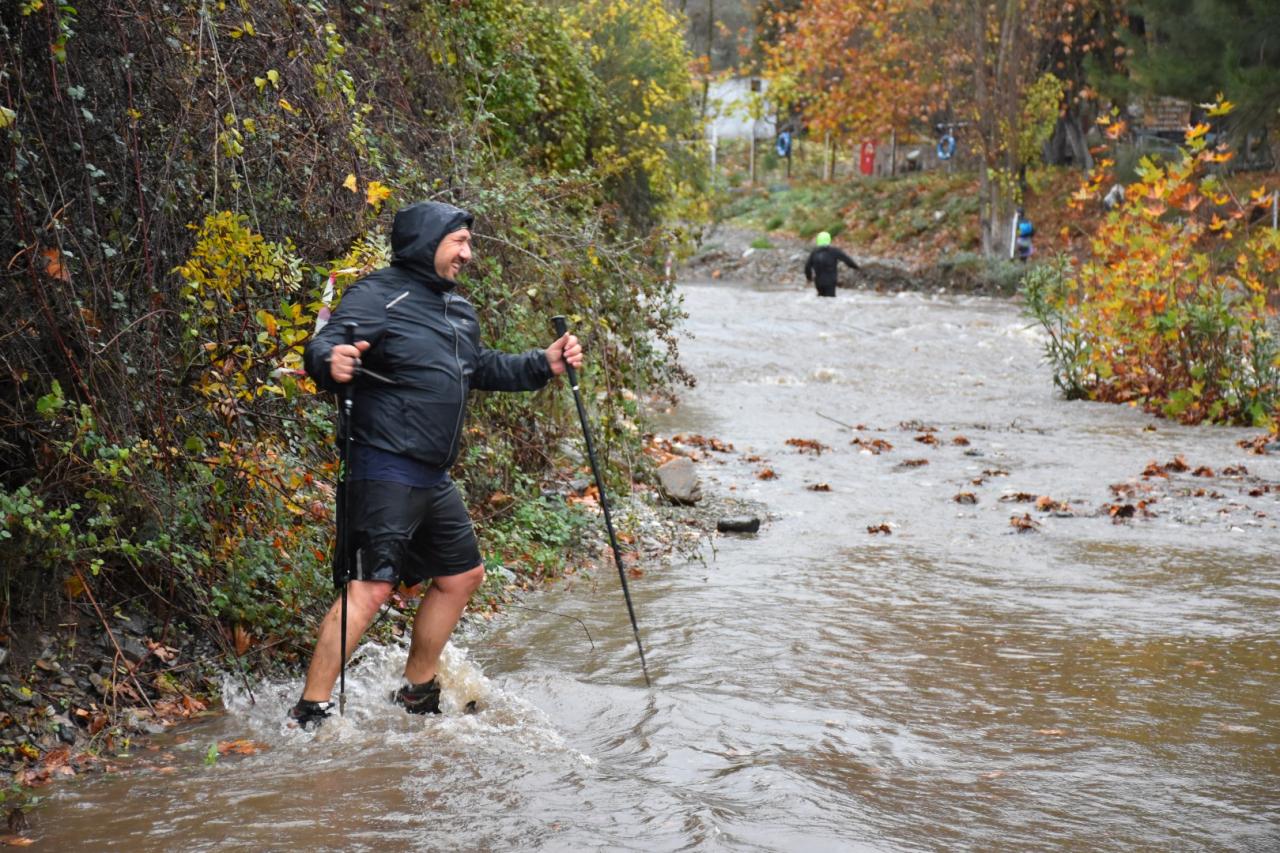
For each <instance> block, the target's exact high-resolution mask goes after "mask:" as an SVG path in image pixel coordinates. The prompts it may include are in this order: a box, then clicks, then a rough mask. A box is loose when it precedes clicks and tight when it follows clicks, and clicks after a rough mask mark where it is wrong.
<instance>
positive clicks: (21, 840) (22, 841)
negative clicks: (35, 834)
mask: <svg viewBox="0 0 1280 853" xmlns="http://www.w3.org/2000/svg"><path fill="white" fill-rule="evenodd" d="M0 841H3V842H4V844H5V846H6V847H30V846H31V845H32V844H35V843H36V841H35V839H34V838H27V837H26V836H25V835H6V836H5V837H4V838H0Z"/></svg>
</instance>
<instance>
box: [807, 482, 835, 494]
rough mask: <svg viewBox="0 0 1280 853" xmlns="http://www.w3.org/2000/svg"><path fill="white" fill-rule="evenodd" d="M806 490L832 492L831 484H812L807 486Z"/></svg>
mask: <svg viewBox="0 0 1280 853" xmlns="http://www.w3.org/2000/svg"><path fill="white" fill-rule="evenodd" d="M805 488H806V489H808V490H809V491H811V492H829V491H831V484H830V483H810V484H809V485H807V486H805Z"/></svg>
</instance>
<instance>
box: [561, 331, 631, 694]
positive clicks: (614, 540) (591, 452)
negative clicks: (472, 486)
mask: <svg viewBox="0 0 1280 853" xmlns="http://www.w3.org/2000/svg"><path fill="white" fill-rule="evenodd" d="M551 324H552V326H553V327H554V328H555V331H556V338H557V340H558V339H560V338H563V337H564V335H565V333H566V332H567V331H569V324H568V322H567V321H566V320H565V318H564V315H561V314H557V315H556V316H554V317H552V318H551ZM564 366H565V368H566V371H565V372H566V374H567V375H568V377H569V384H570V386H572V388H573V402H574V404H575V405H576V406H577V408H578V420H579V421H581V423H582V437H583V440H584V441H585V442H586V445H587V459H588V460H590V462H591V473H592V475H593V476H594V477H595V480H596V491H597V492H598V493H599V495H600V509H601V511H602V512H603V514H604V527H605V531H606V532H607V533H608V534H609V545H610V546H611V547H612V548H613V561H614V563H615V564H616V565H617V566H618V580H620V581H622V597H623V599H624V600H625V601H626V602H627V616H629V617H630V618H631V633H632V634H634V635H635V638H636V649H637V650H638V651H639V652H640V671H641V672H642V673H644V683H645V686H646V687H652V686H653V685H652V682H650V681H649V665H648V663H646V661H645V659H644V644H643V643H641V642H640V627H639V625H638V624H637V623H636V610H635V607H634V606H632V604H631V588H630V587H629V586H628V585H627V570H626V569H625V568H624V567H623V565H622V550H621V549H620V548H618V537H617V535H616V534H615V533H614V532H613V517H612V515H611V514H610V513H609V499H608V497H607V496H606V495H605V491H604V477H603V475H602V474H601V473H600V464H599V463H598V462H596V450H595V444H594V443H593V442H592V441H591V425H590V424H589V423H588V422H587V409H586V406H584V405H583V403H582V394H581V392H580V391H579V389H578V376H577V373H576V372H575V371H574V369H573V365H571V364H569V360H568V359H567V358H566V359H565V362H564Z"/></svg>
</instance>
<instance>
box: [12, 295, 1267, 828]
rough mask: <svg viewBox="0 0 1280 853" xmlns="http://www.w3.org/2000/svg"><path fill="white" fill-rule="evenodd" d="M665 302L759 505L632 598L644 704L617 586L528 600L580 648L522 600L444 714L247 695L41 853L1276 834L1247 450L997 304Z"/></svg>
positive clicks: (798, 299)
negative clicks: (1048, 340)
mask: <svg viewBox="0 0 1280 853" xmlns="http://www.w3.org/2000/svg"><path fill="white" fill-rule="evenodd" d="M682 292H683V295H684V299H685V305H686V309H687V310H688V312H689V320H688V323H687V325H686V330H685V337H684V340H683V342H682V345H681V352H682V356H683V358H684V360H685V362H686V364H687V366H688V367H689V369H690V370H691V372H692V373H693V374H694V375H696V377H697V379H698V384H697V386H696V387H695V388H693V389H689V390H688V391H685V392H683V393H682V399H681V402H680V404H679V405H678V406H677V407H675V408H674V409H673V410H672V411H671V412H669V413H666V414H663V415H660V416H659V424H658V426H659V429H660V430H661V432H662V434H663V435H666V436H672V435H677V434H701V435H704V436H708V437H712V436H713V437H716V438H718V439H720V440H721V441H723V442H726V443H730V444H732V445H733V450H732V451H731V452H725V453H718V452H704V453H703V454H702V456H703V458H702V459H701V461H700V462H699V463H698V471H699V475H700V477H701V478H702V480H703V483H704V489H707V490H711V491H713V492H715V493H717V494H722V495H731V496H737V497H741V498H743V499H745V500H747V501H750V502H753V503H757V504H758V505H761V506H763V507H765V508H766V513H765V519H764V521H765V523H764V525H763V527H762V528H761V530H760V532H759V533H758V534H755V535H732V534H730V535H725V536H721V537H717V539H716V540H715V541H713V542H709V543H707V544H706V546H705V547H703V548H702V550H701V551H700V552H699V553H698V554H697V555H696V557H695V558H694V559H690V560H687V561H677V562H676V563H675V564H674V565H671V566H664V567H660V568H659V567H652V568H649V569H647V570H646V571H645V572H644V573H643V575H642V576H641V577H638V578H636V579H635V580H633V581H632V582H631V584H632V594H633V596H634V597H635V605H636V610H637V613H638V615H639V619H640V626H641V632H642V636H643V638H644V641H645V645H646V650H647V652H648V660H649V668H650V672H651V674H652V676H653V687H652V689H646V688H645V686H644V683H643V681H642V680H641V678H640V674H639V663H638V660H637V658H636V652H635V647H634V642H633V639H632V635H631V629H630V626H629V625H628V623H627V618H626V610H625V607H624V605H623V602H622V597H621V593H620V590H619V589H618V581H617V578H616V576H614V575H613V573H612V571H611V569H610V568H608V567H606V568H604V569H602V570H601V571H600V572H599V575H598V577H597V578H596V579H595V581H594V582H584V581H583V580H581V579H579V580H578V581H576V582H573V583H563V584H559V585H555V586H553V587H552V588H550V589H549V590H547V591H546V592H544V593H542V594H540V595H539V596H538V597H537V598H535V599H530V601H529V603H530V604H534V605H537V606H538V607H540V608H544V609H546V610H553V611H557V612H559V613H561V614H565V615H569V616H573V617H577V618H578V619H581V620H582V621H583V622H584V623H585V624H586V625H587V626H588V627H589V629H590V635H591V638H592V639H593V641H594V647H593V645H592V644H591V643H590V642H589V641H588V638H587V636H586V635H585V634H584V632H583V630H582V629H581V627H579V626H578V625H577V624H576V623H574V622H573V621H571V620H567V619H565V618H563V617H562V616H556V615H552V614H550V613H538V612H531V611H513V612H511V613H509V614H508V615H507V616H505V617H503V618H501V619H500V620H497V621H496V622H495V623H494V624H492V625H489V626H485V627H484V628H483V629H473V630H470V631H467V632H463V633H460V634H459V635H458V636H456V637H455V640H454V643H453V645H452V646H451V647H450V649H449V650H448V656H447V660H446V668H445V681H446V693H447V701H448V703H449V707H448V708H447V710H450V711H451V713H447V714H445V715H444V716H442V717H429V718H419V717H410V716H407V715H404V714H402V713H397V712H396V711H395V710H393V709H392V708H391V706H390V705H389V704H388V703H387V698H386V695H387V693H388V692H389V690H390V687H391V686H392V685H394V684H395V682H396V681H397V679H398V676H399V671H400V668H401V666H402V665H403V656H404V652H403V650H401V649H398V648H378V647H373V648H369V647H366V648H365V649H364V650H362V652H361V653H360V658H359V660H358V662H357V664H356V665H355V666H354V667H353V669H352V670H351V671H350V673H349V676H348V706H347V714H346V716H345V718H343V719H341V720H337V719H335V720H332V721H330V724H328V725H326V726H325V727H323V728H322V729H321V730H320V731H319V733H318V734H316V735H311V734H303V733H300V732H297V731H294V730H290V729H287V728H286V727H285V726H284V725H283V719H284V713H285V710H286V708H287V707H288V706H289V704H291V703H292V701H293V700H294V699H295V698H296V694H297V691H298V684H296V683H289V684H268V685H264V686H261V687H259V688H258V689H257V690H256V693H255V698H256V702H254V703H250V702H249V700H248V697H247V696H246V695H244V694H243V692H242V691H239V690H237V689H235V688H232V689H231V690H230V691H229V693H228V696H227V702H226V705H227V708H226V713H225V714H222V715H219V716H217V717H215V718H212V719H209V720H205V721H202V722H200V723H197V724H195V725H193V726H188V727H185V728H183V729H181V730H179V731H178V732H176V733H174V734H172V735H169V736H166V737H164V738H161V739H160V742H161V745H162V746H163V749H161V750H160V751H157V752H153V753H147V752H145V751H143V752H142V754H141V757H140V758H138V759H135V762H134V764H133V765H131V769H128V770H127V771H125V772H122V773H119V774H114V775H108V776H104V777H100V778H95V779H91V780H86V781H82V782H76V783H72V784H62V785H59V786H57V787H56V788H55V789H54V790H53V791H52V792H51V794H50V796H49V798H48V799H47V800H46V801H45V802H44V803H43V804H42V805H41V806H40V807H39V808H38V809H37V810H36V812H35V813H34V814H33V815H32V821H33V825H34V832H33V836H34V837H35V838H37V846H36V849H49V850H55V849H56V850H70V849H85V850H90V849H108V848H114V849H128V850H215V849H217V850H227V849H243V850H250V849H252V850H294V849H298V850H301V849H307V850H371V851H372V850H439V849H448V850H637V851H668V850H670V851H674V850H726V851H791V850H796V851H801V850H802V851H824V850H830V851H860V850H869V851H926V850H974V849H984V850H992V851H999V850H1010V851H1015V850H1016V851H1024V850H1079V851H1086V850H1087V851H1095V850H1223V851H1227V850H1230V851H1259V853H1261V851H1269V850H1277V849H1280V782H1278V781H1277V780H1278V779H1280V633H1278V631H1277V628H1278V625H1277V622H1278V620H1280V529H1278V528H1277V522H1278V521H1280V454H1276V453H1272V454H1270V455H1252V454H1249V453H1247V452H1246V450H1245V449H1243V448H1241V447H1240V446H1239V445H1238V444H1237V442H1238V441H1240V440H1241V439H1246V438H1251V437H1252V436H1254V435H1256V431H1251V430H1239V429H1225V428H1192V427H1183V426H1179V425H1177V424H1174V423H1170V422H1167V421H1160V420H1155V419H1153V418H1152V417H1150V416H1148V415H1146V414H1144V413H1143V412H1141V411H1140V410H1137V409H1133V408H1129V407H1123V406H1111V405H1102V404H1092V403H1081V402H1072V403H1069V402H1066V401H1064V400H1062V399H1061V398H1060V396H1058V395H1057V394H1056V393H1055V390H1054V388H1053V385H1052V381H1051V377H1050V374H1049V370H1048V368H1047V367H1046V366H1044V365H1043V364H1042V363H1041V359H1040V351H1041V346H1042V343H1041V338H1040V335H1039V333H1038V332H1037V331H1036V330H1035V329H1032V328H1030V327H1029V326H1028V322H1027V320H1026V319H1025V318H1023V317H1022V316H1020V314H1019V313H1018V309H1017V307H1016V306H1015V305H1013V304H1011V303H1010V302H1008V301H1005V300H997V299H988V298H982V297H968V296H955V295H924V294H915V293H904V294H876V293H871V292H862V291H849V290H842V291H841V292H840V294H839V296H838V297H837V298H835V299H826V300H822V299H819V298H817V297H816V296H815V295H814V294H813V292H812V290H800V289H796V288H791V289H781V288H779V289H751V288H748V287H747V286H745V285H742V284H730V283H726V282H702V283H699V282H694V283H688V284H686V285H685V286H684V287H683V288H682ZM788 439H802V440H804V442H809V443H808V444H805V443H804V442H801V443H792V444H788V443H787V441H788ZM854 442H856V443H854ZM886 445H891V446H892V447H891V448H890V447H887V446H886ZM770 472H771V473H772V475H773V476H772V477H771V478H770V477H769V473H770ZM469 699H477V700H478V702H479V706H480V711H479V712H478V713H476V714H470V715H469V714H463V713H459V712H458V711H457V708H458V707H460V706H461V704H462V703H464V702H465V701H467V700H469ZM242 738H243V739H247V740H249V741H251V742H253V743H254V744H257V745H260V746H261V747H262V749H261V751H257V752H255V753H254V754H252V755H247V756H243V757H240V756H234V755H232V756H226V757H223V758H221V759H219V760H218V761H217V762H215V763H213V764H211V765H210V764H206V762H205V757H206V753H207V751H208V747H209V745H210V744H212V743H216V742H219V741H223V742H225V741H227V740H232V739H242ZM148 756H150V758H149V757H148Z"/></svg>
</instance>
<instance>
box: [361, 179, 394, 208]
mask: <svg viewBox="0 0 1280 853" xmlns="http://www.w3.org/2000/svg"><path fill="white" fill-rule="evenodd" d="M390 197H391V188H390V187H388V186H384V185H383V183H382V182H381V181H370V182H369V187H368V189H367V190H365V194H364V200H365V201H366V202H368V203H369V204H370V205H372V206H373V207H374V209H377V208H379V207H381V206H382V203H383V202H384V201H386V200H387V199H388V198H390Z"/></svg>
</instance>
